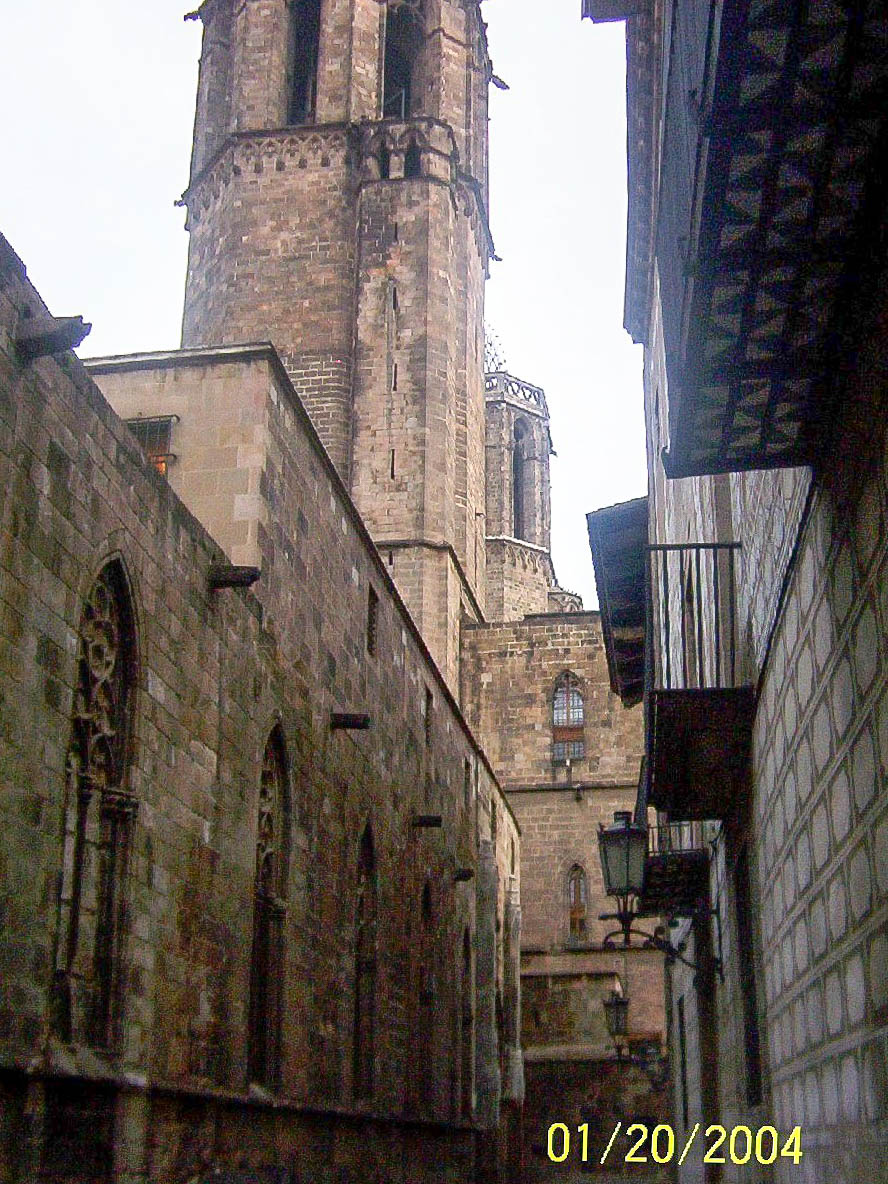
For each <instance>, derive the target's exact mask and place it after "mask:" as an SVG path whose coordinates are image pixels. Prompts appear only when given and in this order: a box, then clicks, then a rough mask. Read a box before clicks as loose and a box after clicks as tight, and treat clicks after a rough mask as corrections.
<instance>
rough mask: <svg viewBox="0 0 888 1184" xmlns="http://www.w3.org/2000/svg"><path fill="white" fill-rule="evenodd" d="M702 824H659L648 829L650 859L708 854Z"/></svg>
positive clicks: (707, 845)
mask: <svg viewBox="0 0 888 1184" xmlns="http://www.w3.org/2000/svg"><path fill="white" fill-rule="evenodd" d="M703 832H704V824H703V823H702V822H665V823H664V822H659V823H657V825H656V826H651V827H649V828H648V858H649V859H651V858H655V857H660V858H663V859H667V858H668V857H669V856H670V855H687V854H688V853H689V852H697V851H704V852H708V850H709V844H708V842H707V841H706V839H705V838H704V833H703Z"/></svg>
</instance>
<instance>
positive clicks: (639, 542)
mask: <svg viewBox="0 0 888 1184" xmlns="http://www.w3.org/2000/svg"><path fill="white" fill-rule="evenodd" d="M586 524H587V527H588V531H589V546H590V548H591V550H592V565H593V567H594V569H595V584H596V586H597V588H598V604H599V609H600V611H601V631H602V634H603V636H604V648H605V653H606V655H607V668H608V673H609V675H610V685H611V689H612V690H613V692H614V694H616V695H619V696H620V699H621V700H622V701H623V704H624V705H625V706H626V707H632V706H634V705H635V704H636V703H640V702H641V698H642V693H643V690H644V636H645V562H646V555H647V542H648V500H647V498H646V497H639V498H635V499H634V500H633V501H629V502H621V503H620V504H619V505H616V506H608V507H606V508H605V509H602V510H595V511H594V512H593V513H591V514H587V515H586Z"/></svg>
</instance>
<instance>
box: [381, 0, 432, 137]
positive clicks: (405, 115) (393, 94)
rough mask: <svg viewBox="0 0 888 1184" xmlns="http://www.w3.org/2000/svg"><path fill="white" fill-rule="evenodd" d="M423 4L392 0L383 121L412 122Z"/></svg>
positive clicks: (388, 9)
mask: <svg viewBox="0 0 888 1184" xmlns="http://www.w3.org/2000/svg"><path fill="white" fill-rule="evenodd" d="M422 39H423V22H422V4H421V2H420V0H389V2H388V5H387V6H386V19H385V67H384V74H383V84H382V117H383V119H409V118H410V114H411V110H412V102H413V98H414V92H415V91H417V90H418V88H417V87H416V78H415V74H416V64H417V61H418V58H419V53H420V49H421V48H422Z"/></svg>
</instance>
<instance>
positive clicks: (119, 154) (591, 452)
mask: <svg viewBox="0 0 888 1184" xmlns="http://www.w3.org/2000/svg"><path fill="white" fill-rule="evenodd" d="M197 2H198V0H192V3H190V4H189V0H152V2H151V3H150V4H135V3H125V4H124V3H121V0H77V2H76V3H73V4H72V3H71V2H70V0H37V2H34V3H31V4H20V3H16V2H14V0H0V19H2V29H3V36H2V38H0V110H2V111H3V113H4V119H3V125H4V126H3V138H4V145H3V156H4V174H5V175H4V179H3V183H2V186H0V231H2V232H3V233H4V234H5V235H6V237H7V238H8V239H9V240H10V242H11V243H12V245H13V247H14V248H15V249H16V250H17V251H18V253H19V255H21V257H22V258H23V260H24V262H25V264H26V265H27V267H28V273H29V275H30V277H31V280H32V281H33V282H34V284H35V285H36V287H37V288H38V289H39V291H40V293H41V295H42V296H43V298H44V299H45V300H46V302H47V303H48V304H49V306H50V308H51V309H52V311H53V312H54V313H56V314H57V315H75V314H78V313H80V314H82V315H83V316H84V317H85V318H86V320H88V321H92V323H93V330H92V333H91V334H90V336H89V337H88V338H87V339H86V341H85V342H84V344H83V346H82V347H81V349H80V350H79V351H78V352H79V353H80V354H81V356H84V357H87V356H90V355H97V354H113V353H127V352H131V351H134V350H152V349H169V348H175V347H176V346H177V345H178V344H179V333H180V327H181V312H182V297H183V291H184V276H185V256H186V245H187V244H186V235H185V232H184V229H183V224H184V216H183V211H182V210H180V209H176V208H175V207H174V205H173V202H174V201H175V199H176V198H178V197H179V196H180V194H181V193H182V191H183V189H184V188H185V184H186V180H187V174H188V162H189V153H190V141H191V131H192V123H193V118H194V95H195V86H196V80H197V61H198V57H199V53H200V26H199V23H198V22H188V23H183V20H182V16H183V14H184V13H185V12H186V11H188V10H189V8H191V7H197ZM579 9H580V0H547V2H546V3H545V4H540V3H539V0H485V3H484V8H483V11H484V14H485V19H486V20H487V22H488V24H489V26H490V27H489V40H490V50H491V56H492V58H493V62H494V68H495V70H496V73H497V74H498V75H499V76H500V77H501V78H503V79H504V80H505V81H506V82H507V83H508V84H509V87H510V90H509V91H499V90H495V89H492V90H491V121H490V140H491V226H492V229H493V235H494V239H495V242H496V248H497V254H498V255H500V256H501V258H502V262H500V263H494V264H493V265H492V274H491V282H490V284H489V285H488V289H487V319H488V323H489V324H490V326H491V327H492V328H493V329H494V331H495V332H496V334H497V336H498V337H499V339H500V342H501V344H502V349H503V352H504V354H505V358H506V362H507V364H508V368H509V369H510V370H511V371H512V373H514V374H517V375H518V376H519V377H521V378H524V379H526V380H528V381H529V382H532V383H534V384H536V385H538V386H542V387H544V388H545V390H546V396H547V398H548V402H549V410H550V413H551V416H552V437H553V442H554V445H555V449H556V451H557V454H558V455H557V457H556V458H553V463H552V474H553V544H552V547H553V555H554V559H555V566H556V571H557V573H558V576H559V579H560V582H561V584H562V585H563V586H565V587H567V588H571V589H573V590H574V591H577V592H580V593H582V595H583V597H584V599H585V601H586V605H587V607H591V606H592V605H594V603H595V593H594V580H593V577H592V565H591V561H590V557H589V547H588V543H587V541H586V535H585V517H584V516H585V513H586V512H587V511H588V510H594V509H597V508H598V507H599V506H603V505H610V504H612V503H613V502H618V501H623V500H625V499H627V498H630V497H637V496H638V495H639V494H642V493H643V492H644V490H645V485H646V482H645V468H644V431H643V421H642V402H641V349H640V347H637V346H633V345H632V344H631V342H630V340H629V337H628V336H627V334H626V333H625V331H624V330H623V328H622V312H623V272H624V253H625V232H626V128H625V93H626V92H625V41H624V32H623V26H622V24H613V25H603V26H602V25H598V26H595V25H593V24H592V23H591V22H590V21H581V20H580V15H579Z"/></svg>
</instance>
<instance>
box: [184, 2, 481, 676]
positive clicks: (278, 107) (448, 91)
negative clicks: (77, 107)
mask: <svg viewBox="0 0 888 1184" xmlns="http://www.w3.org/2000/svg"><path fill="white" fill-rule="evenodd" d="M198 15H199V16H200V19H201V20H202V22H203V26H204V36H203V51H202V56H201V66H200V81H199V87H198V101H197V115H196V119H195V132H194V151H193V159H192V170H191V180H190V184H189V188H188V190H187V192H186V194H185V203H186V205H187V208H188V223H187V225H188V230H189V232H190V236H191V238H190V250H189V262H188V279H187V287H186V296H185V315H184V326H183V345H184V346H198V345H225V344H233V343H236V342H246V341H263V340H269V339H270V340H271V341H272V342H273V343H274V345H275V346H276V348H277V350H278V352H279V353H280V355H281V357H282V358H283V360H284V364H285V365H286V367H287V370H288V372H289V374H290V377H291V379H292V381H293V384H294V386H295V388H296V390H297V391H298V393H299V395H300V396H301V398H302V400H303V402H304V403H305V405H306V407H307V408H308V411H309V414H310V415H311V418H312V421H313V423H314V425H315V428H316V429H317V431H318V434H319V436H320V438H321V440H322V442H323V444H324V446H325V447H326V449H327V451H328V452H329V454H330V457H331V459H332V461H333V463H334V464H335V466H336V468H337V470H338V472H339V474H340V476H341V477H342V479H343V481H344V482H345V483H346V485H347V486H348V488H349V490H350V492H351V495H352V497H353V499H354V501H355V503H356V505H357V507H358V509H359V510H360V511H361V513H362V515H363V517H364V521H365V523H366V524H367V527H368V529H369V531H370V533H371V535H372V537H373V539H374V541H375V542H376V544H377V546H378V547H379V549H380V551H381V553H382V555H383V556H384V558H385V560H386V562H387V563H388V564H389V569H390V571H391V573H392V575H393V578H394V579H395V582H396V584H397V585H398V587H399V590H400V591H401V594H402V596H403V597H404V599H405V601H406V603H407V606H408V608H409V609H410V611H411V613H412V614H413V617H414V619H415V620H416V622H417V624H418V626H419V627H420V629H421V630H422V632H423V635H424V637H425V639H426V642H427V644H428V646H429V648H430V650H431V652H432V654H433V656H434V657H435V659H436V661H437V662H438V664H439V666H440V667H441V669H442V671H443V672H444V674H445V676H446V677H447V678H448V680H449V681H450V684H451V686H453V687H454V688H455V687H456V685H457V674H458V653H459V621H460V617H461V615H467V616H468V617H469V618H470V619H477V618H478V616H479V615H480V614H481V613H482V612H483V606H484V597H485V588H486V585H485V533H486V532H485V522H484V516H485V489H484V432H485V426H484V418H485V415H484V379H483V349H484V335H483V309H484V296H483V288H484V280H485V277H486V271H487V264H488V260H489V258H490V255H491V240H490V232H489V228H488V217H487V88H488V84H489V81H490V78H491V67H490V60H489V58H488V54H487V44H486V37H485V25H484V22H483V21H482V19H481V13H480V8H479V0H205V2H204V3H203V4H202V6H201V8H200V10H199V14H198Z"/></svg>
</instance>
